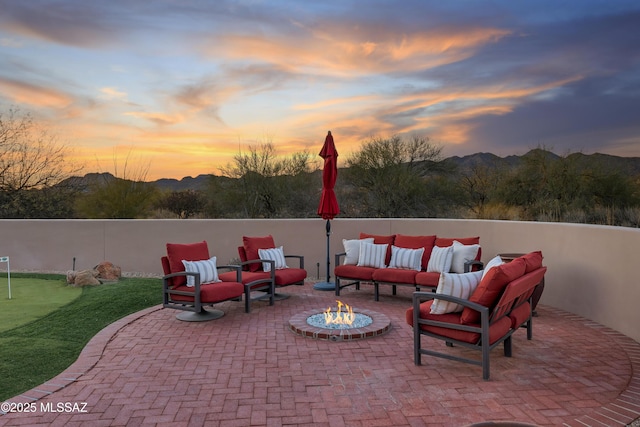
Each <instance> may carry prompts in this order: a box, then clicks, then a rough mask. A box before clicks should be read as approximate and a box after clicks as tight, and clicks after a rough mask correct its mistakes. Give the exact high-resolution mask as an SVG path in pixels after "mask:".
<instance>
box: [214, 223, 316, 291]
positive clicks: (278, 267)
mask: <svg viewBox="0 0 640 427" xmlns="http://www.w3.org/2000/svg"><path fill="white" fill-rule="evenodd" d="M242 243H243V244H242V246H239V247H238V256H239V257H240V263H239V265H240V266H241V267H242V269H241V278H240V281H241V282H242V283H250V282H252V281H256V280H265V279H271V280H272V281H273V285H274V287H275V288H274V289H277V288H282V287H285V286H291V285H299V286H301V285H304V281H305V279H306V278H307V271H306V270H305V269H304V256H302V255H291V254H285V253H284V249H283V247H282V246H280V247H276V245H275V242H274V240H273V236H271V235H269V236H264V237H247V236H243V237H242ZM287 259H292V260H297V262H296V264H297V266H295V267H294V266H289V265H288V264H287V262H286V260H287ZM220 278H221V279H222V280H234V279H233V272H228V273H223V274H221V275H220ZM258 298H260V297H258ZM263 298H264V296H263ZM273 298H274V299H276V300H282V299H285V298H288V295H286V294H279V293H277V292H275V290H274V291H273Z"/></svg>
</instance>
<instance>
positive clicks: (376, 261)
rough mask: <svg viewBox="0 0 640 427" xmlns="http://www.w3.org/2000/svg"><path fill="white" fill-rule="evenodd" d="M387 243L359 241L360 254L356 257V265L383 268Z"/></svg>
mask: <svg viewBox="0 0 640 427" xmlns="http://www.w3.org/2000/svg"><path fill="white" fill-rule="evenodd" d="M388 246H389V245H388V244H382V245H376V244H375V243H367V242H361V243H360V255H359V257H358V264H357V265H358V266H360V267H375V268H385V267H386V266H385V264H384V261H385V258H386V256H387V247H388Z"/></svg>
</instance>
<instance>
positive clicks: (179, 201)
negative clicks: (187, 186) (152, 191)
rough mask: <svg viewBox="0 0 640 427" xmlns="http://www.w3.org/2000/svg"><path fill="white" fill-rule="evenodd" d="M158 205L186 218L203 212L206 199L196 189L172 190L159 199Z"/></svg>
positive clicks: (179, 216)
mask: <svg viewBox="0 0 640 427" xmlns="http://www.w3.org/2000/svg"><path fill="white" fill-rule="evenodd" d="M159 205H160V207H161V208H162V209H166V210H168V211H169V212H172V213H173V214H175V215H176V216H177V217H178V218H182V219H187V218H192V217H194V216H195V215H197V214H199V213H201V212H203V211H204V209H205V207H206V205H207V199H206V197H205V195H204V194H202V193H201V192H200V191H196V190H183V191H172V192H170V193H168V194H166V195H164V196H163V197H162V198H161V199H160V202H159Z"/></svg>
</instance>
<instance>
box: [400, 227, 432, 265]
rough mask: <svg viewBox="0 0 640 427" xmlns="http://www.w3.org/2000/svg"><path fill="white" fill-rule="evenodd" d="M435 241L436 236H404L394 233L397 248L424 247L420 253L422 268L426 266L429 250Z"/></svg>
mask: <svg viewBox="0 0 640 427" xmlns="http://www.w3.org/2000/svg"><path fill="white" fill-rule="evenodd" d="M435 241H436V236H406V235H404V234H396V238H395V240H394V243H393V244H394V245H395V246H397V247H399V248H409V249H420V248H424V254H422V269H423V270H425V269H426V268H427V264H428V263H429V258H431V251H432V250H433V246H434V244H435Z"/></svg>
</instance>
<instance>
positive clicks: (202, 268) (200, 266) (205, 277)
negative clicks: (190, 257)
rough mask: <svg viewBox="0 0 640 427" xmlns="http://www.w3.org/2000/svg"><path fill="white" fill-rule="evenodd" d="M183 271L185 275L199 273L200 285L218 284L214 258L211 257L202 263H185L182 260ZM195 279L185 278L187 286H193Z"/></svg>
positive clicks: (191, 277)
mask: <svg viewBox="0 0 640 427" xmlns="http://www.w3.org/2000/svg"><path fill="white" fill-rule="evenodd" d="M182 264H183V265H184V271H186V272H187V273H199V274H200V284H205V283H215V282H220V279H219V278H218V269H217V268H216V257H211V258H210V259H208V260H204V261H186V260H182ZM195 285H196V278H195V277H193V276H187V286H195Z"/></svg>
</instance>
